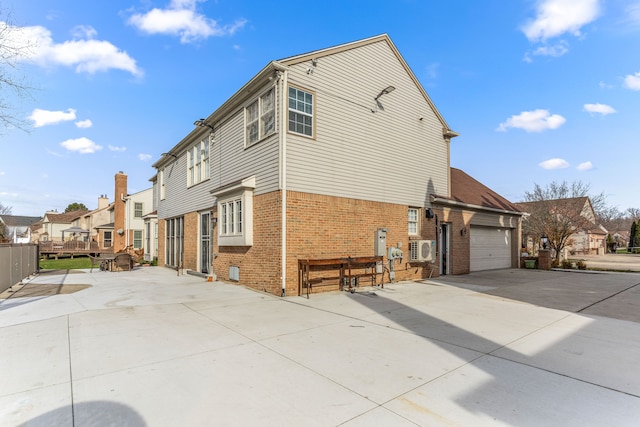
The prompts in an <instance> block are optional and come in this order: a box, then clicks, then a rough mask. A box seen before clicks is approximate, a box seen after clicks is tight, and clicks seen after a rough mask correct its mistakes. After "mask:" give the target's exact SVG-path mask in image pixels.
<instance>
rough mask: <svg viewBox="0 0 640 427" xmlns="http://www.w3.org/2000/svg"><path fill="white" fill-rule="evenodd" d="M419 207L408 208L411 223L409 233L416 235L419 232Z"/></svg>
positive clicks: (409, 222)
mask: <svg viewBox="0 0 640 427" xmlns="http://www.w3.org/2000/svg"><path fill="white" fill-rule="evenodd" d="M418 217H419V216H418V209H416V208H409V210H408V224H409V227H408V228H409V230H408V231H409V234H412V235H416V234H418Z"/></svg>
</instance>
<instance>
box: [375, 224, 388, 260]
mask: <svg viewBox="0 0 640 427" xmlns="http://www.w3.org/2000/svg"><path fill="white" fill-rule="evenodd" d="M374 239H375V240H374V242H373V254H374V255H375V256H385V255H386V253H387V229H386V228H378V229H377V230H376V233H375V237H374Z"/></svg>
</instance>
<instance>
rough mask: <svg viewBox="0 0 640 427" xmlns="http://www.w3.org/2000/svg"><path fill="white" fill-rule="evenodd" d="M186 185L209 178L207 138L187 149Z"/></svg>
mask: <svg viewBox="0 0 640 427" xmlns="http://www.w3.org/2000/svg"><path fill="white" fill-rule="evenodd" d="M187 165H188V170H187V186H191V185H194V184H197V183H199V182H201V181H204V180H207V179H209V139H208V138H206V139H203V140H202V141H200V142H199V143H197V144H195V145H194V146H193V147H191V148H190V149H189V151H187Z"/></svg>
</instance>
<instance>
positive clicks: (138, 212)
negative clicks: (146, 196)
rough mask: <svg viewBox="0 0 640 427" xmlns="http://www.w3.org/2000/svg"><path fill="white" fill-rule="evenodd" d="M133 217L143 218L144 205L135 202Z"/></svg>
mask: <svg viewBox="0 0 640 427" xmlns="http://www.w3.org/2000/svg"><path fill="white" fill-rule="evenodd" d="M133 216H134V218H142V203H138V202H135V203H134V204H133Z"/></svg>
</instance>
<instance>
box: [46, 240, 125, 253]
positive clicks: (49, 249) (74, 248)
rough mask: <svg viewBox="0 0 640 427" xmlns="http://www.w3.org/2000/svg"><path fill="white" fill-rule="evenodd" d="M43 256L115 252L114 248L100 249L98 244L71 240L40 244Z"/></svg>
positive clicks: (50, 241)
mask: <svg viewBox="0 0 640 427" xmlns="http://www.w3.org/2000/svg"><path fill="white" fill-rule="evenodd" d="M38 246H39V247H40V253H41V254H42V255H62V254H70V255H74V254H98V253H107V252H113V248H100V246H99V245H98V242H83V241H79V240H71V241H67V242H56V241H52V240H49V241H46V242H40V243H39V244H38Z"/></svg>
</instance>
